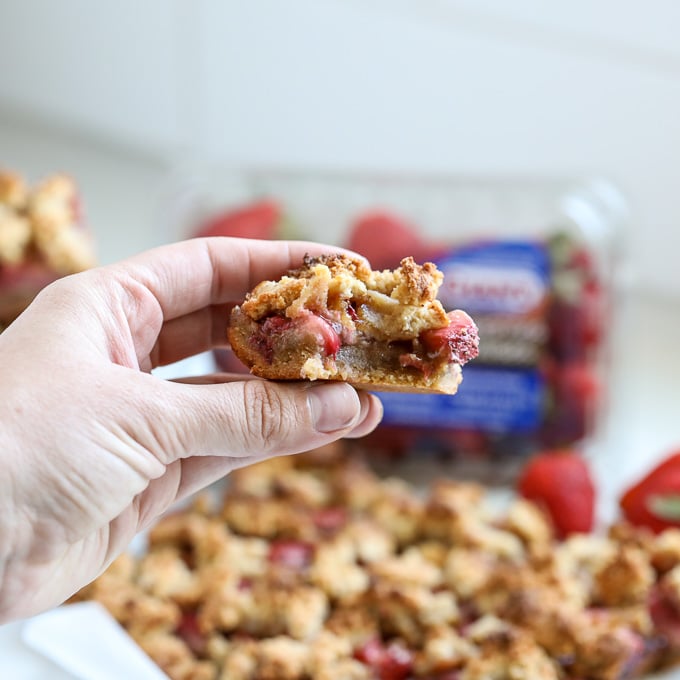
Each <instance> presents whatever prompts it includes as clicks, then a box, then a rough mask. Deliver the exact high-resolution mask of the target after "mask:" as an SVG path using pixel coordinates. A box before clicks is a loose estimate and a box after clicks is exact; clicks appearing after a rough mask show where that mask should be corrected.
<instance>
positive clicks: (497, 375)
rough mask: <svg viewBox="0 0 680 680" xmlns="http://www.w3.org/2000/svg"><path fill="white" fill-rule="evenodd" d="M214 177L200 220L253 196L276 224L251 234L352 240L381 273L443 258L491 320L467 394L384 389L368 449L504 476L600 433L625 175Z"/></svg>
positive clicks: (482, 320)
mask: <svg viewBox="0 0 680 680" xmlns="http://www.w3.org/2000/svg"><path fill="white" fill-rule="evenodd" d="M211 178H212V184H208V183H206V184H204V185H200V184H197V185H194V186H202V188H203V193H201V191H198V192H197V193H196V194H195V197H194V198H195V199H197V200H196V202H195V204H194V206H195V207H196V206H200V208H198V209H197V210H196V211H195V212H194V216H195V219H194V223H193V226H192V227H191V229H193V230H194V231H195V230H196V229H197V226H196V225H197V224H202V225H203V227H205V225H206V224H211V223H212V224H213V225H214V224H215V219H217V222H218V223H219V220H220V219H222V218H224V216H225V215H227V216H229V215H233V214H234V210H241V211H243V208H244V206H246V213H247V212H248V210H254V211H255V213H256V214H267V215H268V219H269V221H268V222H267V223H266V225H263V224H261V223H260V224H259V225H257V226H256V228H255V229H254V231H253V232H252V233H250V234H246V235H252V236H254V237H265V238H279V237H280V238H289V237H291V236H292V237H300V238H307V239H311V240H317V241H323V242H328V243H333V244H337V245H342V246H346V247H349V248H352V249H354V250H356V251H358V252H360V253H362V254H363V255H365V256H366V257H368V259H369V260H370V261H371V263H372V265H373V267H374V268H384V267H394V266H396V265H397V264H398V263H399V260H400V258H401V257H404V256H407V255H413V256H414V257H415V258H416V260H418V261H425V260H431V261H434V262H435V263H437V265H438V266H439V267H440V269H442V270H443V272H444V275H445V279H444V284H443V286H442V288H441V290H440V298H441V299H442V301H443V303H444V306H445V307H446V308H448V309H454V308H462V309H465V310H466V311H467V312H468V313H470V314H471V315H472V317H473V318H474V319H475V321H476V322H477V324H478V326H479V332H480V355H479V357H478V358H477V359H475V360H474V361H472V362H471V363H469V364H468V365H466V366H465V367H464V370H463V376H464V378H463V383H462V384H461V386H460V388H459V391H458V394H456V395H455V396H452V397H449V396H440V395H404V394H392V393H390V394H382V395H381V398H382V399H383V404H384V406H385V417H384V420H383V423H382V424H381V426H380V427H379V428H378V429H377V430H376V432H375V433H374V434H372V435H370V436H369V437H367V438H365V439H363V440H361V441H360V442H359V443H358V444H357V445H358V446H360V447H362V448H363V449H364V450H366V451H368V453H369V454H370V455H373V456H376V457H380V458H382V459H387V460H400V459H405V458H406V459H413V458H416V459H417V460H422V457H423V456H430V457H434V458H436V459H439V460H444V461H446V462H447V465H449V466H451V465H453V464H456V463H457V464H460V465H461V469H462V468H463V467H465V468H466V470H468V472H467V473H466V474H467V476H475V477H482V478H483V479H484V481H486V482H494V481H496V480H500V479H503V480H506V479H507V478H508V476H509V475H510V476H511V475H513V471H516V470H517V469H518V467H519V465H520V464H521V462H522V461H523V459H524V458H525V457H526V456H527V455H529V454H530V453H532V452H535V451H536V450H539V449H543V448H546V447H552V448H555V447H563V446H578V447H581V448H584V447H586V446H587V444H588V443H589V442H590V441H592V440H593V438H594V437H596V436H597V433H598V427H599V424H600V422H601V420H602V414H603V408H604V406H605V404H606V389H605V387H606V371H607V361H606V359H607V347H608V330H609V326H610V319H611V314H612V311H613V310H612V295H613V283H614V280H615V274H616V269H617V263H618V260H619V259H620V255H621V250H622V249H621V244H622V239H623V236H624V234H625V228H626V222H627V205H626V201H625V199H624V197H623V196H622V194H621V193H620V191H619V190H618V189H617V188H616V187H615V186H613V185H612V184H611V183H609V182H607V181H605V180H602V179H569V178H566V179H565V178H553V179H524V178H520V179H504V178H496V179H470V178H465V177H405V176H400V177H395V176H383V177H379V176H375V175H370V176H369V175H360V174H353V173H347V174H324V173H311V172H282V171H262V170H260V171H252V172H249V173H245V174H243V175H241V176H240V177H239V180H238V182H235V181H234V179H233V178H231V179H230V180H229V181H228V182H225V183H224V185H225V186H227V185H229V186H231V187H235V186H237V185H238V187H239V189H238V191H236V192H232V195H231V196H229V197H226V196H224V197H223V198H222V201H221V202H220V192H219V189H216V187H218V186H219V185H220V181H219V174H217V175H216V174H213V175H211ZM262 206H264V209H263V208H262ZM272 206H274V207H275V210H273V211H272ZM263 210H264V213H263ZM196 216H199V218H196ZM227 223H229V219H227ZM250 227H252V222H251V223H250ZM230 228H232V229H233V228H234V225H233V223H232V224H231V226H230ZM237 231H238V230H237ZM239 235H244V234H243V233H242V231H241V232H240V233H239ZM218 359H219V361H220V363H221V365H222V366H223V367H225V368H228V369H233V368H237V369H238V366H237V365H236V364H234V363H233V361H231V360H230V358H229V356H228V354H227V355H224V354H222V355H220V356H219V357H218ZM470 471H472V472H470Z"/></svg>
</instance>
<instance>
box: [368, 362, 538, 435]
mask: <svg viewBox="0 0 680 680" xmlns="http://www.w3.org/2000/svg"><path fill="white" fill-rule="evenodd" d="M380 399H381V400H382V402H383V406H384V408H385V415H384V419H383V422H384V423H385V424H386V425H406V426H413V427H441V428H476V429H481V430H485V431H487V432H531V431H533V430H535V429H536V428H538V426H539V425H540V423H541V419H542V416H543V406H544V403H545V385H544V381H543V378H542V377H541V374H540V373H539V371H538V370H537V369H535V368H533V369H520V368H501V367H492V366H467V367H466V368H465V371H464V379H463V382H462V383H461V385H460V387H459V389H458V393H457V394H456V395H454V396H448V395H441V394H420V395H411V394H401V393H398V392H385V393H381V394H380Z"/></svg>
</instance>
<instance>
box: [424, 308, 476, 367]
mask: <svg viewBox="0 0 680 680" xmlns="http://www.w3.org/2000/svg"><path fill="white" fill-rule="evenodd" d="M447 316H448V317H449V325H448V326H445V327H444V328H436V329H434V330H427V331H424V332H423V333H421V334H420V342H421V343H422V344H423V347H424V348H425V351H426V352H427V353H428V355H429V356H430V357H433V358H434V357H441V358H444V359H446V360H447V361H449V362H455V363H457V364H460V365H461V366H462V365H463V364H465V363H467V362H468V361H470V360H471V359H474V358H475V357H476V356H477V355H478V354H479V334H478V332H477V326H476V325H475V322H474V321H473V320H472V319H471V318H470V316H468V315H467V314H466V313H465V312H463V311H462V310H460V309H456V310H455V311H453V312H449V313H448V315H447Z"/></svg>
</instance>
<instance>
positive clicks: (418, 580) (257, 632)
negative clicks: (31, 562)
mask: <svg viewBox="0 0 680 680" xmlns="http://www.w3.org/2000/svg"><path fill="white" fill-rule="evenodd" d="M485 496H486V490H485V489H484V488H483V487H481V486H479V485H477V484H470V483H465V482H460V481H453V480H439V481H437V482H435V483H434V484H432V486H431V487H430V488H429V489H427V490H422V489H421V490H417V489H415V488H413V487H412V486H410V485H409V484H407V483H406V482H405V481H403V480H400V479H396V478H389V479H385V478H380V477H378V476H377V475H376V474H375V473H374V472H372V471H371V469H370V468H368V467H367V466H365V465H364V464H362V463H361V462H360V461H359V460H357V459H354V458H350V457H347V456H345V455H341V452H340V451H339V450H338V448H337V446H336V447H328V448H326V449H324V450H323V451H318V452H312V453H310V454H307V455H302V456H292V457H286V458H278V459H273V460H270V461H266V462H263V463H260V464H258V465H256V466H252V467H249V468H246V469H244V470H240V471H238V472H237V473H235V474H234V475H233V478H232V479H231V483H230V484H229V485H228V486H227V489H226V493H225V495H224V497H223V498H222V499H221V501H219V502H218V503H208V502H206V501H205V500H200V501H198V502H196V503H195V504H194V506H193V507H191V508H189V509H187V510H184V511H182V512H177V513H174V514H170V515H168V516H166V517H165V518H163V519H161V520H160V521H159V522H158V523H157V525H156V526H155V527H154V528H153V529H152V530H151V532H150V535H149V547H148V550H147V551H146V553H145V554H144V555H142V556H140V557H138V558H132V557H130V556H123V557H121V558H119V559H118V560H116V561H115V562H114V563H113V564H112V565H111V567H110V568H109V569H108V570H107V571H106V572H105V573H104V574H102V575H101V576H100V577H99V578H98V579H97V580H96V581H95V582H94V583H92V584H90V585H89V586H87V587H86V588H84V589H83V590H82V591H81V592H80V593H79V594H78V595H77V596H76V597H75V598H74V599H95V600H98V601H100V602H101V603H102V604H103V605H104V606H106V607H107V608H108V609H109V611H110V612H111V613H112V614H113V616H114V617H115V618H116V619H117V620H118V621H119V622H120V623H121V624H122V625H123V626H124V627H125V628H126V629H127V630H128V631H129V632H130V634H131V635H132V636H133V637H134V639H135V640H137V641H138V643H139V644H140V645H141V647H142V648H143V649H144V650H145V651H146V652H147V653H148V654H149V655H150V656H151V657H152V658H153V659H154V660H155V661H156V662H157V663H158V664H159V666H161V668H162V669H163V670H164V671H165V672H166V673H167V675H168V676H169V677H170V678H172V680H183V679H184V678H199V679H200V678H225V679H226V678H228V679H229V680H233V679H242V680H267V679H272V680H273V679H277V680H282V679H287V680H318V679H321V680H324V679H325V678H328V679H329V680H330V679H337V678H342V679H343V680H353V679H356V680H372V679H375V678H390V679H392V678H400V679H401V680H404V679H405V678H409V679H412V680H421V679H422V680H433V679H435V678H449V677H451V678H454V677H455V678H458V679H459V680H503V679H505V678H507V679H508V680H565V679H566V678H588V680H620V678H622V677H640V675H641V674H642V673H643V672H647V671H651V670H654V669H656V668H660V667H662V666H663V665H664V663H666V662H668V661H669V660H670V659H672V658H673V656H672V654H667V652H668V651H672V650H674V649H675V648H674V647H669V645H672V644H674V643H672V638H667V637H664V635H665V629H664V628H658V627H657V624H658V622H657V618H658V614H655V613H654V611H652V610H650V606H649V603H650V602H653V601H654V599H655V598H658V597H659V595H660V594H661V596H662V597H663V598H664V600H663V603H664V605H663V606H664V607H665V609H664V612H665V614H664V615H665V616H666V618H668V617H669V616H671V617H672V614H670V613H669V612H673V611H676V612H677V615H676V619H672V618H671V620H670V624H672V625H678V623H680V566H678V565H677V564H675V555H676V548H677V533H676V532H675V531H669V532H668V533H665V534H661V535H659V536H658V537H653V536H648V535H644V532H640V533H638V534H637V537H636V530H635V529H634V528H633V527H630V526H627V527H625V528H624V527H623V526H622V525H619V526H618V527H617V529H616V531H613V532H611V533H610V534H609V535H608V536H602V535H593V536H585V535H575V536H572V537H570V538H568V539H566V540H562V541H560V540H558V539H557V538H556V537H555V536H554V535H553V533H552V530H551V527H550V525H549V523H548V522H547V521H546V519H545V517H544V515H543V514H542V512H541V511H540V510H539V508H538V507H536V506H535V505H533V504H532V503H531V502H529V501H527V500H520V499H517V500H515V501H512V502H511V503H510V504H509V505H507V506H506V507H505V508H504V509H503V510H502V511H498V510H496V511H494V512H491V511H490V510H489V509H488V508H485V507H484V505H485V503H484V501H485ZM655 565H657V566H655ZM661 568H662V570H661V571H660V569H661ZM667 623H669V622H667ZM390 669H391V670H390ZM388 670H389V672H390V673H393V675H388V674H387V673H388Z"/></svg>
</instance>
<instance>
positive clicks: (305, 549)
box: [269, 539, 314, 570]
mask: <svg viewBox="0 0 680 680" xmlns="http://www.w3.org/2000/svg"><path fill="white" fill-rule="evenodd" d="M313 555H314V546H312V545H311V544H309V543H306V542H305V541H295V540H284V539H282V540H279V541H272V543H271V544H270V546H269V561H270V562H272V563H273V564H279V565H282V566H285V567H289V568H290V569H295V570H302V569H304V568H305V567H308V566H309V565H310V564H311V562H312V557H313Z"/></svg>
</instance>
